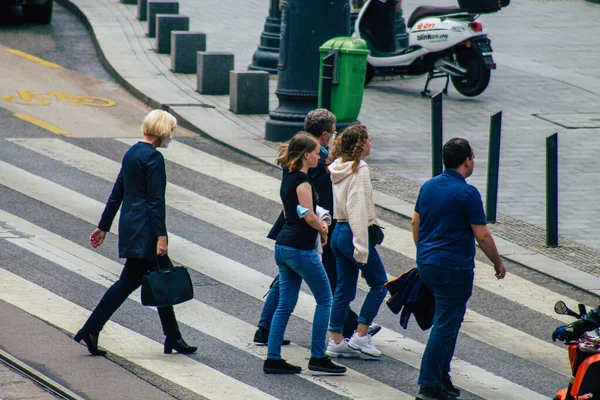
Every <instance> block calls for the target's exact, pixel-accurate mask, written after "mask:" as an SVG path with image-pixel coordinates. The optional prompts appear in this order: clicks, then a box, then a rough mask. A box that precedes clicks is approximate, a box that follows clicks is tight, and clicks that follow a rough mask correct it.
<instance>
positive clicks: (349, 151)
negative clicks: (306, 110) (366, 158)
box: [327, 124, 369, 172]
mask: <svg viewBox="0 0 600 400" xmlns="http://www.w3.org/2000/svg"><path fill="white" fill-rule="evenodd" d="M368 139H369V131H368V130H367V127H366V126H364V125H360V124H359V125H351V126H349V127H347V128H346V129H344V131H343V132H342V133H340V134H339V135H338V136H337V137H336V138H335V140H334V141H333V144H332V145H331V147H332V148H333V150H332V151H331V152H330V153H329V157H328V158H327V164H331V163H332V162H333V160H335V159H336V158H340V157H341V159H342V161H343V162H348V161H354V163H353V164H352V172H356V171H357V170H358V165H359V164H360V159H361V156H362V151H363V148H364V147H365V142H366V141H367V140H368Z"/></svg>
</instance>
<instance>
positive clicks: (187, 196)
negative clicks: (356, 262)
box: [16, 139, 569, 374]
mask: <svg viewBox="0 0 600 400" xmlns="http://www.w3.org/2000/svg"><path fill="white" fill-rule="evenodd" d="M16 142H17V143H20V144H23V145H25V146H27V147H28V148H30V149H35V150H36V151H37V152H39V153H41V154H44V155H46V156H48V157H50V158H53V159H55V160H57V161H61V162H63V163H65V164H67V165H70V166H73V167H76V168H79V169H81V170H83V171H86V172H88V173H90V174H92V175H95V176H97V177H99V178H102V179H105V180H107V181H112V180H113V179H114V177H115V176H116V175H117V174H118V171H119V168H120V165H119V164H118V163H116V162H114V161H112V160H109V159H107V158H105V157H101V156H99V155H97V154H94V153H91V152H89V151H86V150H83V149H81V148H79V147H77V146H73V145H71V144H68V143H66V142H64V141H62V140H59V139H47V140H44V141H42V140H28V139H22V140H19V141H16ZM191 152H192V151H191V150H188V151H187V153H186V156H188V157H189V156H190V154H189V153H191ZM203 157H205V155H204V153H201V154H200V155H197V156H196V157H193V159H196V160H202V159H203ZM209 159H210V158H209ZM213 169H215V170H216V169H217V168H216V167H214V168H213ZM240 175H242V174H240ZM248 178H255V177H248ZM255 179H257V178H255ZM247 180H249V179H247ZM263 184H264V183H263ZM167 204H168V205H169V206H171V207H173V208H176V209H178V210H180V211H182V212H184V213H186V214H189V215H191V216H193V217H195V218H198V219H200V220H203V221H206V222H208V223H210V224H212V225H215V226H218V227H220V228H222V229H224V230H227V231H229V232H231V233H233V234H235V235H237V236H240V237H244V238H246V239H248V240H250V241H252V242H254V243H256V244H258V245H261V246H264V247H266V248H268V249H273V247H274V243H273V241H272V240H269V239H266V238H265V232H268V231H269V229H270V225H269V224H267V223H266V222H263V221H261V220H259V219H257V218H254V217H251V216H249V215H247V214H244V213H241V212H239V211H237V210H235V209H233V208H231V207H228V206H225V205H223V204H220V203H218V202H215V201H212V200H209V199H206V198H205V197H202V196H200V195H197V194H195V193H193V192H191V191H189V190H187V189H184V188H182V187H180V186H177V185H173V184H169V185H168V187H167ZM224 215H227V216H228V218H224V217H223V216H224ZM231 220H235V221H237V223H235V224H232V223H231V222H230V221H231ZM396 230H397V231H401V230H400V229H396ZM390 231H391V229H390ZM403 232H404V233H407V232H406V231H403ZM409 235H410V234H409ZM386 236H387V237H390V236H391V237H392V240H394V239H396V240H398V238H397V236H398V235H395V234H394V233H393V232H388V233H387V235H386ZM404 236H406V234H405V235H404ZM411 240H412V237H411ZM411 243H412V242H411ZM402 245H403V246H406V243H405V242H404V243H403V244H402ZM413 248H414V246H413ZM413 254H414V252H413ZM405 255H406V254H405ZM488 268H489V267H488ZM480 269H483V268H481V267H480ZM476 270H477V268H476ZM481 275H485V276H490V277H492V275H491V273H490V271H489V270H487V269H486V270H484V271H483V274H480V276H481ZM389 278H390V279H391V278H392V277H389ZM482 279H483V280H484V282H486V280H485V278H482ZM492 279H494V280H496V279H495V278H493V277H492ZM518 281H519V282H520V283H521V284H523V283H524V282H527V281H525V280H518ZM360 282H361V283H362V286H361V288H362V289H363V290H364V291H368V287H367V286H366V284H365V282H364V281H362V280H361V281H360ZM487 283H488V284H487V286H492V285H491V284H490V283H489V281H488V282H487ZM527 286H528V287H527V292H536V293H537V292H541V291H542V288H541V287H539V286H537V285H534V284H532V283H530V282H527ZM538 288H539V289H538ZM521 289H523V288H521ZM546 304H548V303H546ZM461 332H462V333H463V334H466V335H468V336H470V337H472V338H474V339H477V340H479V341H482V342H484V343H486V344H488V345H491V346H494V347H497V348H499V349H501V350H503V351H506V352H508V353H512V354H517V355H519V356H521V357H526V358H527V359H528V360H530V361H532V362H535V363H537V364H539V365H542V366H544V367H547V368H549V369H551V370H553V371H556V372H558V373H562V374H569V366H568V364H566V363H564V362H563V358H562V356H563V355H564V349H560V348H558V347H556V346H554V345H553V344H551V343H548V342H546V341H543V340H541V339H538V338H535V337H532V336H531V335H528V334H526V333H524V332H521V331H519V330H517V329H514V328H511V327H509V326H507V325H506V324H503V323H501V322H498V321H495V320H493V319H492V318H488V317H485V316H483V315H481V314H479V313H477V312H474V311H473V310H468V313H467V315H466V316H465V322H464V324H463V325H462V327H461Z"/></svg>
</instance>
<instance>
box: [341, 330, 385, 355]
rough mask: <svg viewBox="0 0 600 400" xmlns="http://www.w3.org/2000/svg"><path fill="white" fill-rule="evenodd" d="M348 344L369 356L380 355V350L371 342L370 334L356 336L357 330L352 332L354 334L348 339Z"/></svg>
mask: <svg viewBox="0 0 600 400" xmlns="http://www.w3.org/2000/svg"><path fill="white" fill-rule="evenodd" d="M348 346H349V347H350V348H351V349H353V350H358V351H360V352H361V353H362V354H365V355H367V356H370V357H381V352H380V351H379V350H378V349H377V347H375V345H374V344H373V343H372V342H371V336H369V335H366V336H358V332H354V335H352V337H351V338H350V340H349V341H348Z"/></svg>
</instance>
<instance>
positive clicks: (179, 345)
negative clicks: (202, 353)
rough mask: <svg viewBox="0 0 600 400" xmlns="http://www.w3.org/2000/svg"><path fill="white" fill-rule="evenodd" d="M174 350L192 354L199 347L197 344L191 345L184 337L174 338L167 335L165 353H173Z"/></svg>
mask: <svg viewBox="0 0 600 400" xmlns="http://www.w3.org/2000/svg"><path fill="white" fill-rule="evenodd" d="M173 350H175V351H176V352H178V353H181V354H192V353H195V352H196V350H198V348H197V347H196V346H190V345H189V344H187V343H186V342H185V340H183V338H182V339H177V340H172V339H169V337H168V336H167V338H165V354H172V353H173Z"/></svg>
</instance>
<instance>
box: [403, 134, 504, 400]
mask: <svg viewBox="0 0 600 400" xmlns="http://www.w3.org/2000/svg"><path fill="white" fill-rule="evenodd" d="M443 157H444V166H445V167H446V169H445V170H444V172H443V173H442V174H441V175H438V176H436V177H434V178H431V179H430V180H429V181H427V182H425V184H424V185H423V186H422V187H421V190H420V192H419V197H418V198H417V203H416V205H415V212H414V215H413V219H412V233H413V239H414V241H415V244H416V245H417V270H418V272H419V276H420V278H421V280H422V281H423V283H424V284H425V286H427V288H428V289H429V290H430V291H431V293H432V294H433V296H434V298H435V316H434V320H433V321H434V322H433V328H432V330H431V334H430V335H429V340H428V341H427V347H426V348H425V353H424V354H423V359H422V361H421V370H420V374H419V381H418V383H419V386H420V390H419V394H418V395H417V399H418V400H432V399H455V398H456V397H458V396H459V395H460V390H458V389H457V388H456V387H454V385H452V380H451V379H450V374H449V372H450V361H451V360H452V356H453V355H454V348H455V347H456V339H457V338H458V331H459V329H460V325H461V323H462V321H463V317H464V315H465V312H466V310H467V301H468V300H469V297H471V293H472V291H473V269H474V268H475V240H477V243H478V244H479V247H480V248H481V249H482V250H483V252H484V253H485V255H486V256H487V257H488V258H489V259H490V261H492V263H493V264H494V270H495V274H496V278H498V279H502V278H504V276H505V275H506V267H505V266H504V262H503V261H502V259H501V258H500V255H499V254H498V250H497V249H496V244H495V243H494V238H493V237H492V234H491V233H490V231H489V229H488V228H487V225H486V219H485V213H484V211H483V203H482V201H481V195H480V194H479V191H478V190H477V189H476V188H475V187H474V186H471V185H469V184H468V183H467V182H466V178H468V177H469V176H471V174H472V173H473V167H474V165H475V154H474V153H473V147H472V146H471V145H470V144H469V142H468V141H467V140H465V139H461V138H454V139H450V140H449V141H448V142H446V144H444V148H443Z"/></svg>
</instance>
